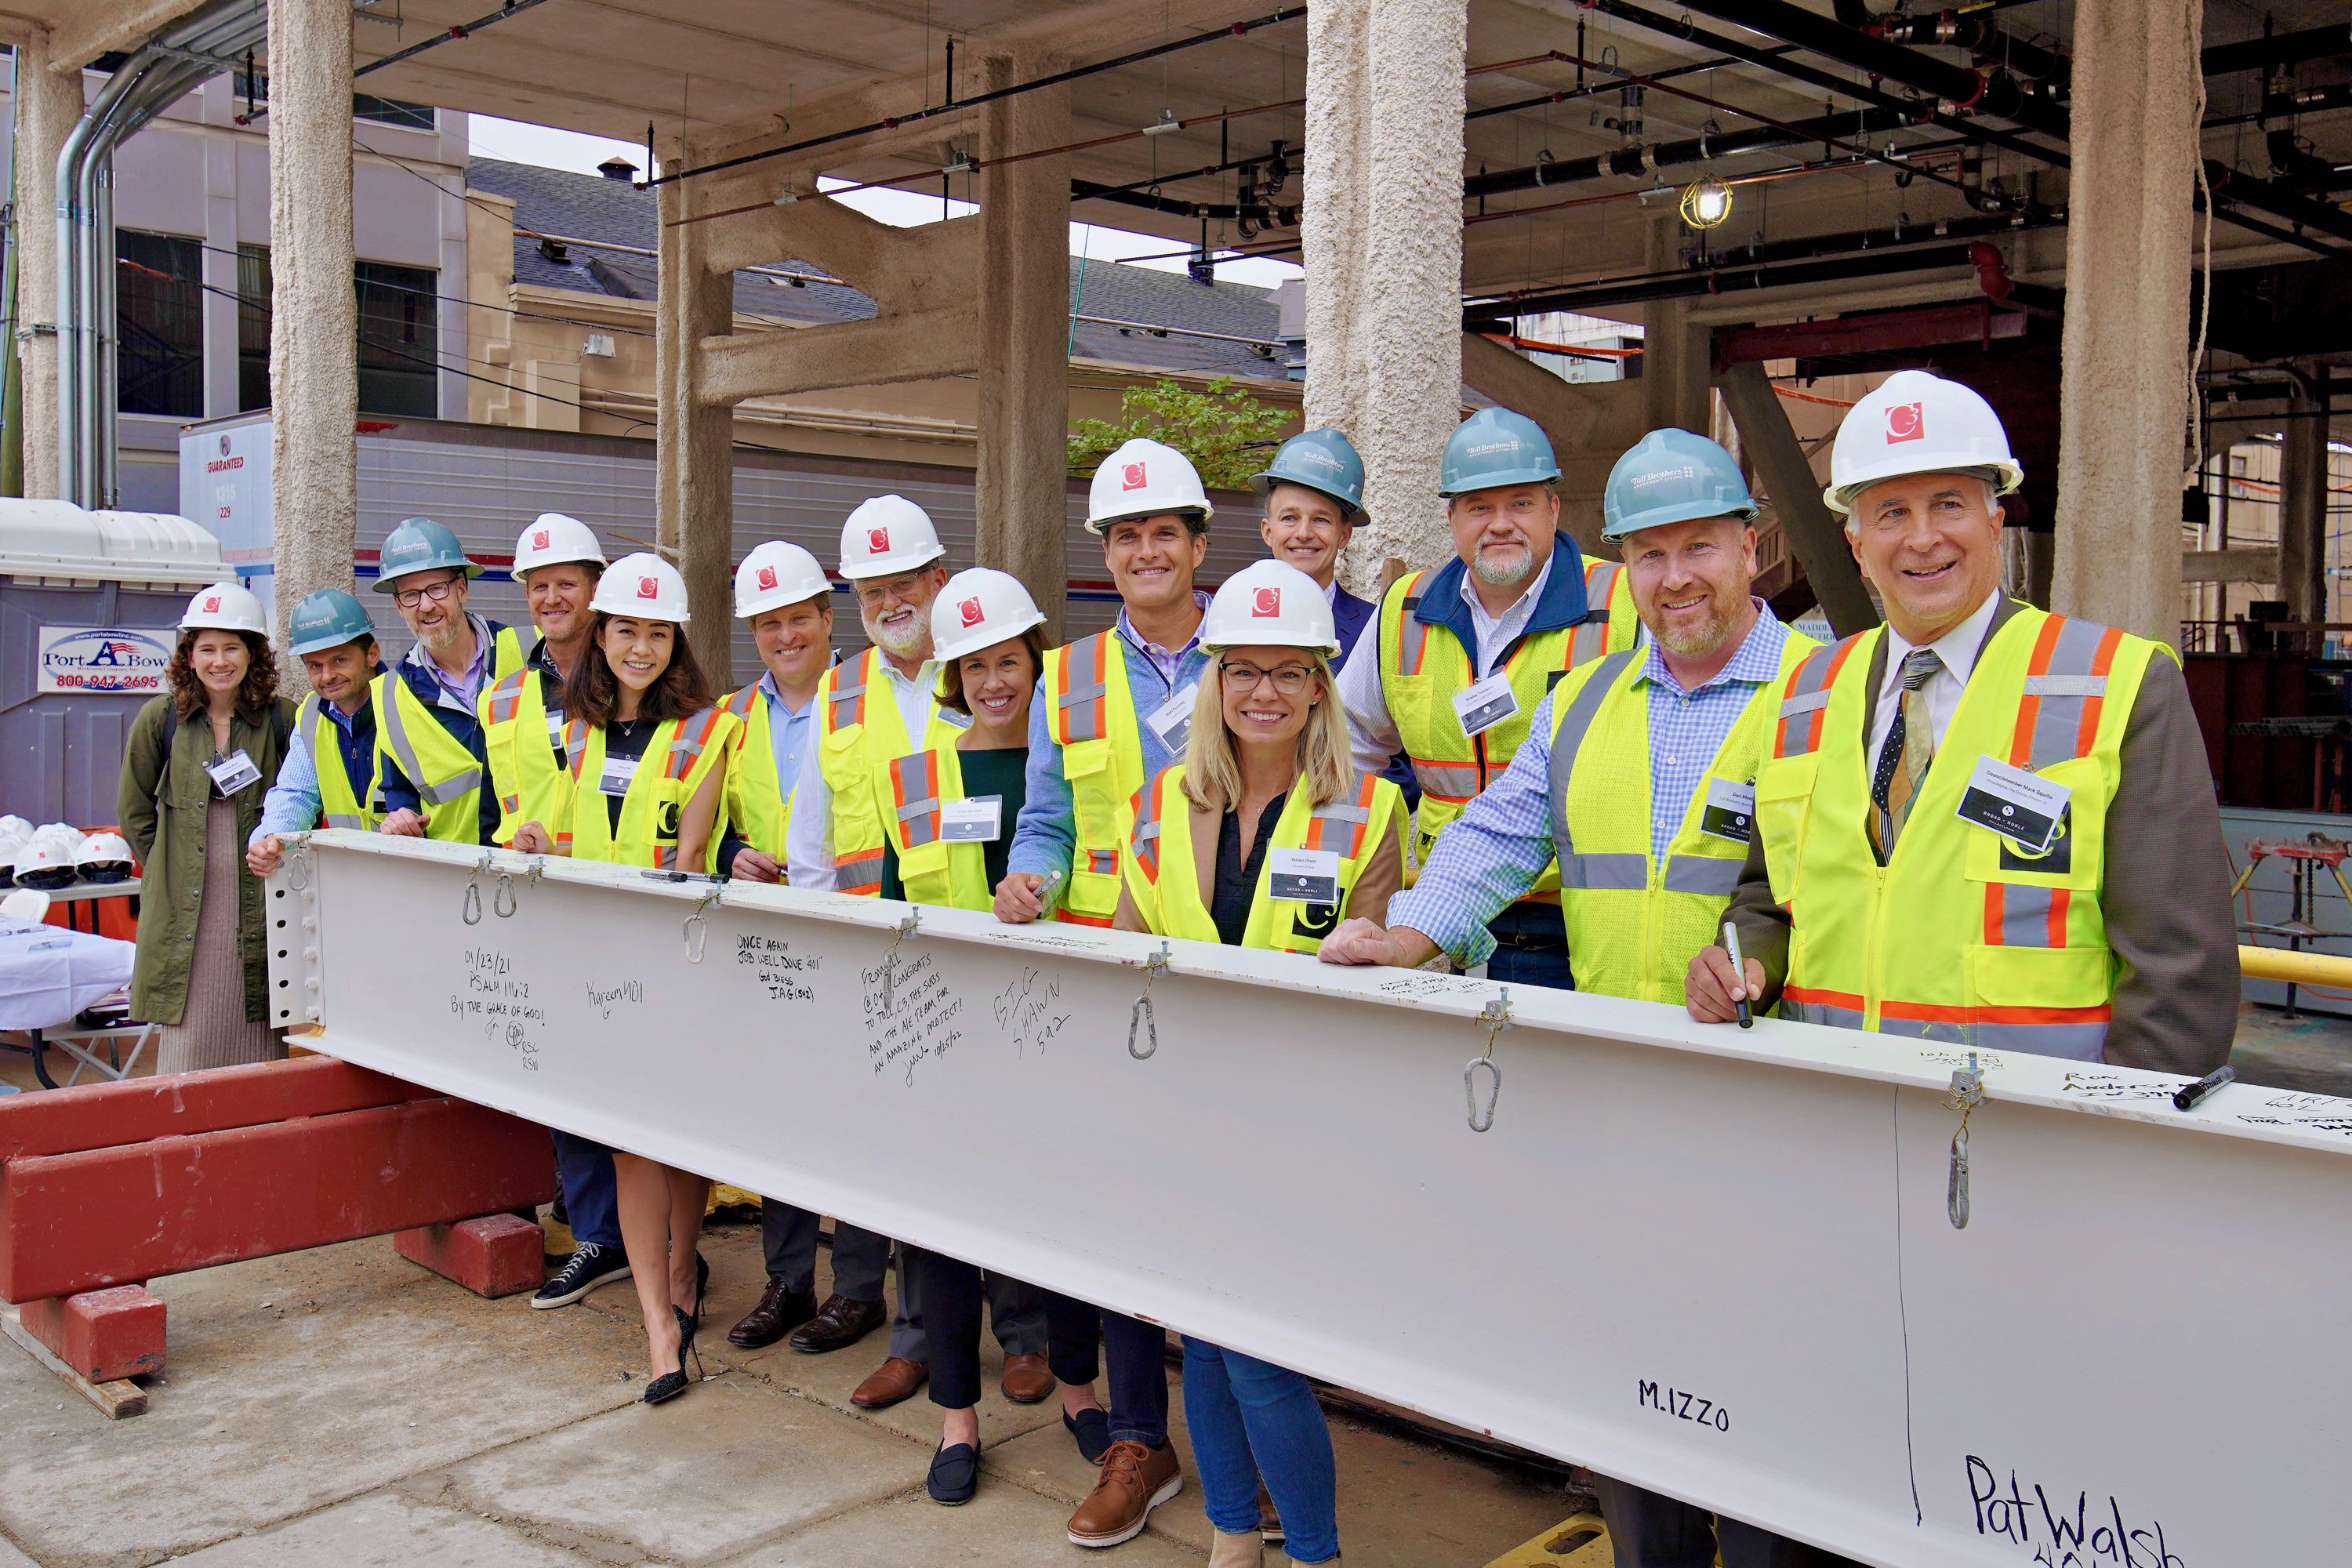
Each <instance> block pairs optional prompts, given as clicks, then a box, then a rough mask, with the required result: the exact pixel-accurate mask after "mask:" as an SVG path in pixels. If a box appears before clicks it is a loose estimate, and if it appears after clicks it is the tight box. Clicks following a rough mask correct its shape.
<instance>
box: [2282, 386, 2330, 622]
mask: <svg viewBox="0 0 2352 1568" xmlns="http://www.w3.org/2000/svg"><path fill="white" fill-rule="evenodd" d="M2307 374H2309V375H2310V378H2311V385H2310V388H2309V390H2308V392H2305V390H2304V389H2302V388H2300V387H2298V388H2297V390H2296V395H2295V397H2294V401H2293V405H2292V406H2291V407H2290V408H2289V409H2288V417H2287V418H2286V419H2285V420H2284V421H2282V424H2283V425H2284V435H2285V440H2284V442H2282V443H2281V447H2280V451H2279V563H2278V574H2279V584H2278V586H2279V596H2280V597H2281V598H2283V599H2284V600H2285V601H2286V618H2287V619H2288V620H2290V621H2324V620H2326V619H2327V610H2328V595H2327V426H2328V419H2327V367H2326V365H2324V364H2323V365H2315V366H2313V367H2311V369H2310V371H2309V372H2308V373H2307ZM2290 646H2292V647H2305V648H2310V649H2312V650H2314V651H2317V650H2318V648H2319V647H2321V637H2320V635H2319V634H2317V633H2311V634H2307V635H2305V636H2300V637H2296V638H2295V639H2294V641H2293V642H2292V643H2291V644H2290Z"/></svg>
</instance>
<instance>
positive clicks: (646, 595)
mask: <svg viewBox="0 0 2352 1568" xmlns="http://www.w3.org/2000/svg"><path fill="white" fill-rule="evenodd" d="M637 597H638V598H640V599H658V598H660V597H661V580H660V579H659V578H656V577H640V578H638V579H637Z"/></svg>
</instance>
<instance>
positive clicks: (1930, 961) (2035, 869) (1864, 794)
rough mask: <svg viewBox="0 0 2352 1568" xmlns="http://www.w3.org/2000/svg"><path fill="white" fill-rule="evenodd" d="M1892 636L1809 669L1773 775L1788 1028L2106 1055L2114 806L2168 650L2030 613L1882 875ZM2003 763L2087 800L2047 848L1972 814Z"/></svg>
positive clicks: (1973, 687) (1767, 800)
mask: <svg viewBox="0 0 2352 1568" xmlns="http://www.w3.org/2000/svg"><path fill="white" fill-rule="evenodd" d="M1883 635H1884V633H1883V630H1881V629H1873V630H1871V631H1867V632H1864V633H1862V634H1860V635H1859V636H1856V637H1848V638H1846V639H1845V640H1844V641H1843V642H1842V643H1839V644H1838V645H1837V646H1836V647H1829V648H1822V649H1820V650H1818V651H1817V652H1815V653H1814V654H1812V655H1811V657H1810V658H1807V659H1806V660H1805V662H1804V663H1803V664H1802V665H1801V666H1799V667H1798V668H1797V670H1796V672H1795V673H1794V674H1792V675H1791V676H1790V678H1789V679H1788V682H1787V684H1786V685H1785V687H1784V688H1783V689H1782V692H1781V698H1780V715H1779V721H1778V723H1777V725H1776V726H1775V730H1774V737H1773V746H1772V754H1771V756H1770V757H1769V758H1768V759H1767V760H1766V762H1765V763H1764V766H1763V769H1762V771H1761V772H1760V773H1758V775H1757V779H1756V829H1757V832H1758V833H1759V835H1760V836H1761V837H1762V839H1763V845H1764V855H1765V861H1766V865H1767V868H1768V869H1769V873H1770V875H1771V879H1772V897H1773V898H1774V899H1775V900H1778V901H1779V902H1780V903H1782V904H1784V905H1786V906H1787V908H1788V910H1789V917H1790V926H1791V930H1790V941H1789V973H1788V981H1787V984H1786V985H1785V987H1784V988H1783V990H1782V993H1781V1005H1780V1011H1781V1013H1782V1015H1783V1016H1788V1017H1795V1018H1801V1019H1805V1020H1808V1021H1810V1022H1812V1023H1817V1024H1833V1025H1838V1026H1843V1027H1845V1028H1853V1029H1873V1030H1879V1031H1882V1032H1884V1033H1886V1034H1899V1035H1906V1036H1910V1037H1916V1038H1922V1039H1930V1040H1942V1041H1948V1042H1950V1043H1952V1044H1956V1045H1965V1046H1975V1047H1987V1048H1996V1049H2008V1050H2017V1051H2027V1052H2032V1053H2033V1054H2035V1055H2040V1056H2053V1057H2069V1058H2077V1059H2080V1060H2084V1061H2097V1060H2099V1059H2101V1056H2102V1053H2103V1051H2104V1049H2105V1041H2106V1031H2107V1019H2108V1016H2109V1007H2110V1004H2111V1003H2112V1001H2113V998H2114V995H2115V982H2116V968H2117V960H2116V955H2115V952H2114V951H2113V950H2112V949H2111V948H2109V946H2108V945H2107V940H2106V922H2105V919H2104V916H2103V914H2102V911H2101V910H2100V907H2099V894H2100V889H2101V888H2102V887H2103V885H2104V880H2105V878H2104V872H2105V864H2104V857H2105V845H2106V832H2107V811H2108V806H2109V803H2111V802H2112V801H2113V800H2114V799H2115V794H2116V784H2117V782H2118V780H2119V779H2120V777H2121V774H2122V747H2123V736H2124V729H2125V726H2126V724H2127V723H2129V721H2130V719H2131V710H2132V704H2133V701H2134V700H2135V699H2136V698H2137V696H2138V694H2139V686H2140V681H2141V680H2142V679H2143V678H2144V677H2145V676H2146V675H2147V667H2148V661H2149V660H2150V659H2151V658H2155V657H2156V656H2157V653H2158V645H2157V644H2156V643H2153V642H2149V641H2147V639H2145V638H2142V637H2129V636H2126V634H2124V633H2123V632H2120V631H2117V630H2116V629H2114V628H2112V627H2109V626H2097V625H2095V624H2094V623H2092V622H2090V621H2082V620H2074V619H2070V618H2068V617H2065V616H2053V615H2049V614H2047V613H2045V612H2043V611H2041V610H2036V609H2032V608H2021V609H2020V610H2019V611H2018V612H2017V614H2016V615H2015V616H2012V617H2011V619H2010V620H2009V621H2008V622H2007V623H2005V624H2004V625H2003V626H2001V628H2000V631H1998V632H1997V633H1995V634H1994V635H1993V637H1992V639H1991V641H1990V643H1988V644H1987V645H1986V647H1985V649H1984V652H1983V653H1982V654H1981V655H1980V656H1979V658H1978V659H1977V662H1976V668H1975V669H1974V670H1973V671H1972V672H1971V674H1970V675H1969V682H1968V685H1967V687H1966V688H1965V689H1964V690H1963V691H1962V693H1961V697H1960V701H1959V706H1958V708H1957V709H1956V710H1954V712H1953V714H1952V719H1951V722H1950V724H1949V725H1948V726H1947V728H1946V730H1945V732H1944V738H1943V741H1942V742H1941V743H1940V744H1938V745H1937V748H1936V755H1935V760H1934V762H1933V763H1931V764H1930V766H1929V767H1928V769H1927V777H1926V778H1925V779H1924V780H1922V781H1921V783H1920V786H1919V791H1918V794H1917V795H1916V797H1915V798H1914V799H1913V801H1912V804H1911V809H1910V813H1909V816H1908V817H1907V819H1906V825H1905V826H1904V828H1903V832H1902V835H1901V837H1898V838H1897V839H1896V840H1895V852H1894V854H1893V855H1891V856H1890V857H1888V861H1887V864H1886V865H1885V866H1881V865H1879V864H1878V861H1877V857H1876V856H1875V855H1874V854H1873V853H1872V851H1871V847H1870V840H1869V837H1868V829H1867V826H1866V822H1867V818H1868V817H1869V816H1870V813H1871V811H1872V809H1873V807H1872V805H1871V801H1870V761H1869V758H1868V756H1867V752H1868V743H1867V738H1866V737H1865V736H1864V733H1863V712H1864V705H1865V700H1866V699H1867V697H1868V695H1869V693H1868V691H1867V688H1868V686H1869V684H1870V664H1871V658H1872V655H1873V653H1874V650H1875V649H1876V647H1878V642H1879V638H1880V637H1882V636H1883ZM2163 651H2165V652H2167V653H2169V652H2170V651H2171V650H2170V649H2165V650H2163ZM1987 756H1990V757H1994V758H1997V759H1998V760H2000V761H2001V762H2005V763H2010V764H2011V765H2013V766H2016V767H2021V768H2026V769H2029V770H2031V771H2032V772H2034V773H2039V774H2041V775H2042V777H2043V778H2045V779H2047V780H2049V781H2050V782H2051V783H2053V784H2063V785H2066V786H2067V787H2068V789H2069V790H2070V791H2071V793H2070V795H2068V797H2067V803H2066V810H2065V814H2064V817H2063V820H2062V822H2061V824H2060V826H2059V829H2058V836H2057V837H2056V838H2055V839H2054V840H2053V842H2052V845H2051V847H2050V848H2049V849H2048V850H2047V851H2046V852H2045V853H2042V854H2041V855H2033V854H2031V853H2029V852H2026V851H2024V850H2021V849H2020V848H2019V847H2018V846H2016V845H2015V844H2013V843H2011V841H2010V840H2009V839H2007V838H2005V837H2002V836H2000V834H1997V833H1995V832H1993V831H1992V830H1991V829H1990V828H1987V827H1980V826H1976V825H1975V824H1974V823H1971V822H1966V821H1962V820H1960V819H1959V818H1958V816H1956V815H1955V813H1956V812H1957V811H1958V808H1959V805H1960V797H1961V793H1962V790H1963V789H1964V787H1965V786H1966V785H1967V784H1968V782H1969V775H1970V774H1971V773H1973V772H1974V771H1975V769H1976V767H1977V764H1978V763H1979V759H1981V758H1984V757H1987ZM2142 826H2144V827H2145V828H2146V830H2147V832H2149V833H2151V834H2160V833H2162V832H2163V831H2164V827H2165V825H2164V824H2163V823H2158V822H2151V823H2146V824H2143V825H2142Z"/></svg>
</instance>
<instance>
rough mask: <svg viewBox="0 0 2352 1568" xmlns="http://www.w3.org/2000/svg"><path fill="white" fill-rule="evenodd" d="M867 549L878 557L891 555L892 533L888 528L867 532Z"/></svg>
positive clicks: (871, 529) (873, 529) (868, 530)
mask: <svg viewBox="0 0 2352 1568" xmlns="http://www.w3.org/2000/svg"><path fill="white" fill-rule="evenodd" d="M866 550H867V551H869V552H872V553H873V554H876V555H887V554H889V553H890V531H889V530H888V529H887V528H869V529H867V530H866Z"/></svg>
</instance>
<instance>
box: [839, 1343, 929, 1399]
mask: <svg viewBox="0 0 2352 1568" xmlns="http://www.w3.org/2000/svg"><path fill="white" fill-rule="evenodd" d="M930 1375H931V1369H930V1368H929V1367H928V1366H925V1365H924V1364H923V1363H921V1362H919V1361H901V1360H899V1359H898V1357H897V1356H892V1357H891V1358H890V1359H889V1360H887V1361H886V1362H884V1363H882V1364H881V1365H880V1366H877V1367H876V1368H875V1369H874V1370H873V1371H872V1372H870V1373H866V1381H865V1382H864V1383H861V1384H858V1385H857V1390H856V1393H854V1394H851V1395H850V1396H849V1403H851V1404H852V1405H856V1406H857V1408H859V1409H860V1410H887V1409H889V1408H890V1406H892V1405H896V1404H898V1402H899V1401H901V1400H905V1399H912V1398H913V1397H914V1396H915V1390H917V1389H919V1388H920V1387H922V1386H923V1384H925V1383H926V1382H928V1381H929V1378H930Z"/></svg>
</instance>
